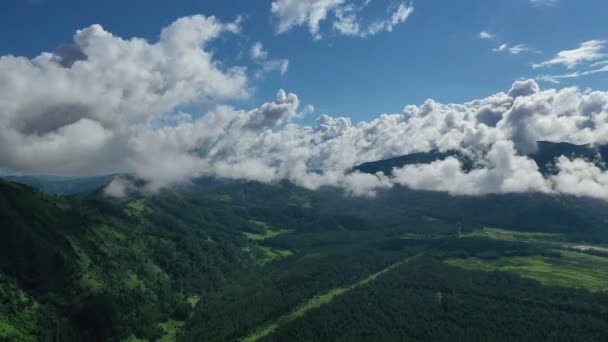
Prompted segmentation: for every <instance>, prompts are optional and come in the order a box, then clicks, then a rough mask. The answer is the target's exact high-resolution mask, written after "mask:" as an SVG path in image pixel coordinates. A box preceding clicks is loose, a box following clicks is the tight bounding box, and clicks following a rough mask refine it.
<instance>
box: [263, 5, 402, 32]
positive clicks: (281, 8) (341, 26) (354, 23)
mask: <svg viewBox="0 0 608 342" xmlns="http://www.w3.org/2000/svg"><path fill="white" fill-rule="evenodd" d="M369 3H370V2H369V1H365V2H363V3H362V4H359V5H355V4H353V3H352V2H347V1H346V0H306V1H301V0H275V1H274V2H273V3H272V5H271V12H272V13H273V14H274V15H275V16H276V17H277V19H278V25H277V32H278V33H279V34H281V33H286V32H288V31H290V30H291V29H293V28H294V27H296V26H303V25H306V26H308V29H309V31H310V33H311V34H312V36H313V38H314V39H321V38H322V34H321V32H320V23H321V22H322V21H324V20H328V16H332V18H330V19H329V20H332V27H333V28H334V30H335V32H337V33H338V34H341V35H345V36H352V37H359V38H365V37H369V36H373V35H376V34H378V33H380V32H392V31H393V28H394V27H395V26H397V25H399V24H401V23H403V22H405V21H406V20H407V19H408V18H409V17H410V15H411V14H412V13H413V12H414V6H413V4H411V3H410V4H407V3H405V2H402V3H399V5H397V6H396V7H395V8H394V9H393V10H392V11H390V13H389V16H388V17H387V18H383V19H377V20H374V21H372V22H371V23H369V24H366V25H364V24H363V23H362V22H361V19H360V18H359V14H360V13H361V12H362V11H363V10H364V9H365V8H366V7H367V6H368V5H369Z"/></svg>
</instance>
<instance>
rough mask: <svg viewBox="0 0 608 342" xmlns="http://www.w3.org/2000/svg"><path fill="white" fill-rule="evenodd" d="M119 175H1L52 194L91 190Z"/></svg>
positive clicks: (70, 193) (6, 178) (8, 179)
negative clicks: (81, 176) (77, 176)
mask: <svg viewBox="0 0 608 342" xmlns="http://www.w3.org/2000/svg"><path fill="white" fill-rule="evenodd" d="M115 176H117V175H103V176H95V177H83V178H72V177H56V176H0V178H3V179H5V180H7V181H10V182H15V183H21V184H25V185H29V186H31V187H34V188H36V189H38V190H40V191H42V192H45V193H47V194H50V195H75V194H79V193H84V192H89V191H92V190H95V189H97V188H100V187H102V186H105V185H107V184H109V183H110V182H111V181H112V179H113V178H114V177H115Z"/></svg>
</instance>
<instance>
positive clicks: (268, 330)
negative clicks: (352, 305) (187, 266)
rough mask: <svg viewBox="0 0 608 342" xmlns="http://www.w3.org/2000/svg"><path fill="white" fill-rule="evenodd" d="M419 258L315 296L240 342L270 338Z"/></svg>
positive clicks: (407, 260) (400, 262)
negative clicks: (308, 314) (316, 310)
mask: <svg viewBox="0 0 608 342" xmlns="http://www.w3.org/2000/svg"><path fill="white" fill-rule="evenodd" d="M418 256H420V254H418V255H416V256H413V257H409V258H407V259H405V260H402V261H399V262H397V263H394V264H392V265H390V266H388V267H387V268H385V269H383V270H381V271H379V272H376V273H374V274H372V275H370V276H368V277H366V278H365V279H363V280H361V281H359V282H356V283H354V284H352V285H350V286H345V287H337V288H334V289H332V290H329V291H328V292H326V293H323V294H320V295H317V296H314V297H312V298H310V299H309V300H308V301H306V302H305V303H304V304H302V305H300V306H298V307H297V308H295V309H294V310H293V311H291V312H289V313H287V314H285V315H283V316H281V317H279V318H278V319H277V320H275V321H274V322H272V323H270V324H268V325H266V326H264V327H262V328H260V329H258V330H256V331H254V332H253V333H252V334H251V335H249V336H247V337H244V338H242V339H240V341H241V342H255V341H258V340H260V339H261V338H264V337H266V336H269V335H270V334H272V333H273V332H274V331H275V330H277V329H278V328H279V327H280V326H282V325H284V324H287V323H289V322H292V321H294V320H296V319H298V318H300V317H302V316H304V315H305V314H306V313H308V312H309V311H311V310H313V309H316V308H319V307H321V306H322V305H325V304H328V303H330V302H331V301H332V300H334V298H336V297H338V296H340V295H343V294H345V293H347V292H349V291H351V290H353V289H355V288H357V287H360V286H363V285H365V284H368V283H370V282H372V281H374V280H376V279H377V278H378V277H380V276H381V275H383V274H385V273H387V272H389V271H391V270H393V269H395V268H396V267H399V266H401V265H403V264H404V263H406V262H409V261H410V260H412V259H413V258H415V257H418Z"/></svg>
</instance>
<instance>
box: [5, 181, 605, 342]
mask: <svg viewBox="0 0 608 342" xmlns="http://www.w3.org/2000/svg"><path fill="white" fill-rule="evenodd" d="M203 188H204V189H203ZM607 209H608V205H606V204H604V203H603V202H599V201H592V200H586V199H580V198H572V197H565V196H561V197H557V196H546V195H538V194H525V195H493V196H484V197H451V196H449V195H447V194H443V193H435V192H421V191H412V190H408V189H404V188H401V189H393V190H388V191H385V192H381V193H379V194H378V195H377V196H376V197H375V198H364V197H352V196H350V195H348V194H345V193H342V192H340V191H338V190H332V189H326V190H322V191H317V192H312V191H307V190H303V189H301V188H298V187H295V186H293V185H291V184H289V183H282V184H278V185H263V184H258V183H247V182H217V184H216V185H214V186H212V187H208V186H207V187H198V188H197V187H196V186H193V187H190V188H188V189H178V190H171V191H169V190H166V191H161V192H160V193H157V194H154V195H146V196H143V195H141V194H137V193H133V194H131V195H130V196H129V197H127V198H123V199H119V200H117V199H110V198H107V197H105V196H104V195H103V193H102V192H101V191H93V192H85V193H81V194H78V195H72V196H55V195H47V194H44V193H42V192H40V191H38V190H35V189H34V188H31V187H29V186H26V185H23V184H18V183H11V182H5V181H2V182H0V214H1V215H0V218H1V229H2V235H3V238H2V239H1V240H0V271H1V273H0V340H3V341H4V340H6V341H315V340H319V341H334V340H335V341H432V340H459V341H473V340H483V341H490V340H492V341H502V340H504V341H513V340H526V341H539V340H547V341H594V340H597V341H601V340H605V338H606V336H608V335H607V333H608V254H607V253H606V252H605V249H603V247H602V246H603V245H606V244H608V231H607V230H606V228H605V227H606V226H605V224H606V223H605V222H607V221H606V220H607V218H608V210H607ZM573 227H576V229H575V228H573ZM581 246H587V247H593V248H581Z"/></svg>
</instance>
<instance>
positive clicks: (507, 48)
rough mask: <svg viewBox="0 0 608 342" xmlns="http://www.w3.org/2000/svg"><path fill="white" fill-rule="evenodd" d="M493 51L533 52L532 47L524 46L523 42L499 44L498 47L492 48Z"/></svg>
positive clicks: (517, 53)
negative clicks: (510, 44)
mask: <svg viewBox="0 0 608 342" xmlns="http://www.w3.org/2000/svg"><path fill="white" fill-rule="evenodd" d="M492 51H494V52H508V53H510V54H512V55H519V54H520V53H522V52H534V51H535V50H534V49H531V48H530V47H528V46H526V45H525V44H516V45H513V46H509V44H508V43H504V44H501V45H500V46H499V47H497V48H494V49H492Z"/></svg>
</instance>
